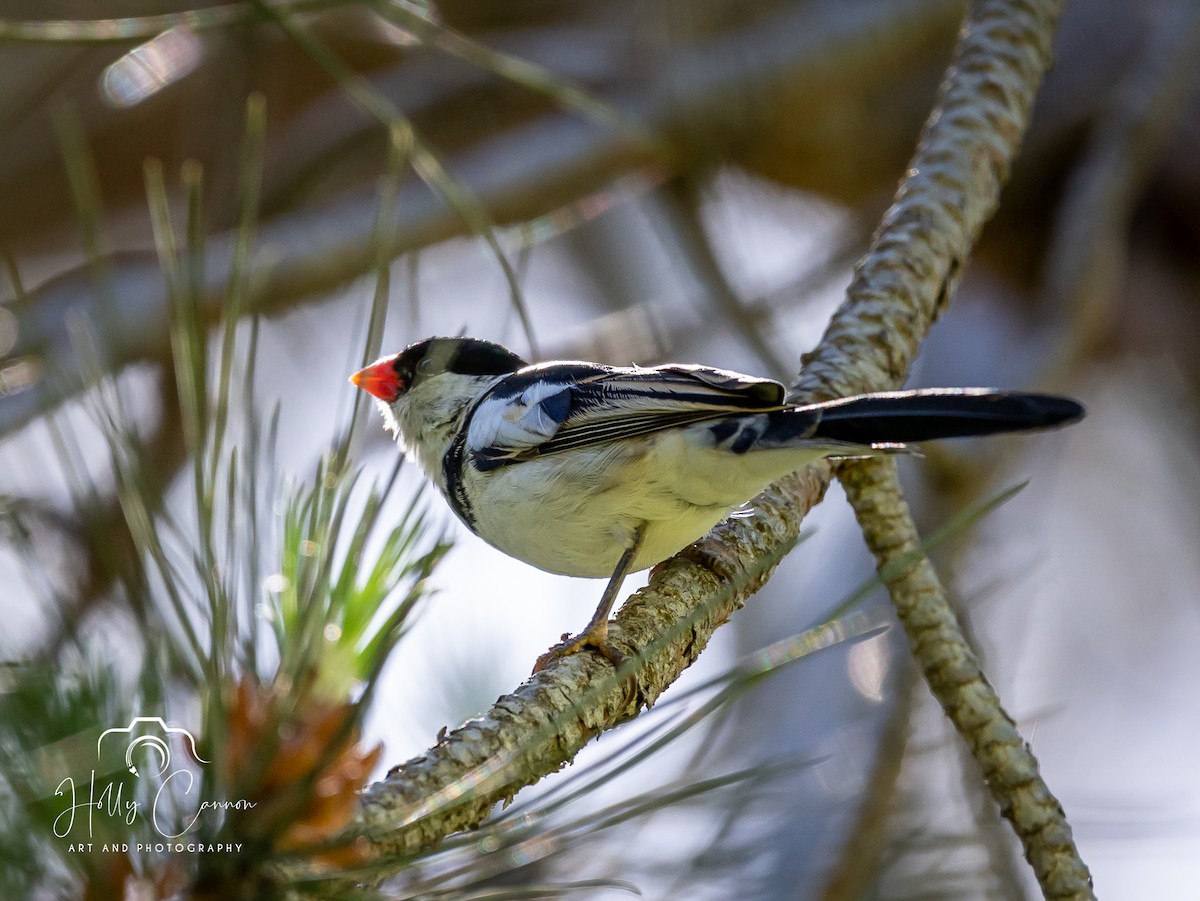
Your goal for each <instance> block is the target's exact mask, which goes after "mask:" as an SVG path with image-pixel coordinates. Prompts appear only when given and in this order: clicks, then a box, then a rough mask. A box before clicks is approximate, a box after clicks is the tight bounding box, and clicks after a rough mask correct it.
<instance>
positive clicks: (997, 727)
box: [838, 459, 1095, 901]
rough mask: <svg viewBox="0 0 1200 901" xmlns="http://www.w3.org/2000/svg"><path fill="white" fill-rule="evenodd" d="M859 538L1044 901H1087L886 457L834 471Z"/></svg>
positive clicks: (1081, 874)
mask: <svg viewBox="0 0 1200 901" xmlns="http://www.w3.org/2000/svg"><path fill="white" fill-rule="evenodd" d="M838 477H839V479H840V480H841V482H842V486H843V487H844V488H845V489H846V497H847V499H848V500H849V501H850V504H851V506H853V507H854V512H855V515H856V516H857V517H858V522H859V525H860V526H861V527H862V530H863V536H864V537H865V538H866V540H867V545H868V546H869V547H870V549H871V553H872V554H874V555H875V560H876V566H877V568H878V570H879V572H880V575H881V576H882V577H883V579H884V581H885V583H886V584H887V587H888V591H889V592H890V593H891V596H892V603H893V604H894V605H895V607H896V612H897V614H898V615H899V617H900V622H901V623H902V624H903V625H904V631H905V634H906V635H907V636H908V641H909V645H910V647H911V648H912V652H913V656H915V657H916V658H917V662H918V663H919V664H920V666H921V669H922V671H923V672H924V674H925V679H926V681H927V682H928V683H929V688H930V690H931V691H932V692H933V694H934V696H935V697H936V698H937V699H938V702H939V703H940V704H941V705H942V708H943V709H944V710H945V711H946V716H948V717H949V718H950V720H951V722H953V723H954V727H955V728H956V729H957V730H958V733H959V735H961V736H962V738H963V740H964V741H965V742H966V743H967V746H968V747H969V748H970V751H971V754H972V756H973V757H974V758H975V760H976V762H977V763H978V764H979V767H980V769H981V770H982V771H983V777H984V781H985V782H986V783H987V786H988V788H989V789H990V790H991V792H992V796H993V797H994V798H995V799H996V801H997V802H998V803H999V804H1000V812H1001V813H1002V814H1003V815H1004V816H1005V817H1006V818H1007V819H1008V820H1009V822H1010V823H1012V827H1013V830H1014V831H1015V832H1016V833H1017V837H1018V838H1019V839H1020V840H1021V845H1022V847H1023V848H1024V849H1025V858H1026V859H1027V860H1028V861H1029V864H1030V866H1031V867H1033V872H1034V875H1036V876H1037V880H1038V884H1039V885H1041V887H1042V893H1043V895H1044V896H1045V897H1046V898H1061V899H1078V901H1082V899H1088V898H1094V897H1095V896H1094V894H1093V893H1092V878H1091V875H1090V874H1089V873H1088V869H1087V866H1085V865H1084V863H1083V860H1082V859H1081V858H1080V857H1079V852H1078V851H1077V850H1076V848H1075V843H1074V840H1073V839H1072V837H1071V827H1070V825H1069V824H1068V823H1067V818H1066V815H1065V814H1064V813H1063V809H1062V805H1060V804H1059V803H1058V800H1057V799H1056V798H1055V797H1054V795H1053V794H1052V793H1051V791H1050V789H1049V787H1047V785H1046V783H1045V782H1044V781H1043V780H1042V778H1041V776H1040V774H1039V773H1038V763H1037V759H1036V758H1035V757H1034V756H1033V751H1032V750H1030V748H1029V746H1028V745H1026V744H1025V740H1024V739H1023V738H1022V737H1021V733H1020V732H1018V731H1017V726H1016V723H1014V722H1013V720H1012V718H1011V717H1010V716H1009V715H1008V714H1007V713H1006V712H1005V711H1004V708H1003V707H1001V705H1000V698H999V696H998V695H997V694H996V692H995V690H994V689H993V688H992V686H991V685H990V684H989V683H988V680H987V677H986V676H985V675H984V673H983V668H982V666H981V665H980V662H979V658H978V657H977V656H976V655H975V652H974V651H973V650H972V649H971V646H970V644H969V643H968V642H967V640H966V638H965V637H964V636H963V633H962V628H961V626H960V625H959V622H958V618H957V617H956V616H955V614H954V610H953V609H952V608H951V606H950V602H949V601H948V600H947V599H946V593H945V591H944V589H943V588H942V585H941V582H940V581H939V579H938V577H937V573H936V572H934V569H933V565H932V564H931V563H930V562H929V558H928V557H926V556H925V555H924V554H923V553H922V552H921V551H920V546H921V538H920V536H919V535H918V534H917V529H916V526H915V525H913V521H912V517H911V515H910V514H909V510H908V505H907V504H906V503H905V502H904V497H903V495H902V493H901V491H900V482H899V479H898V478H897V473H896V465H895V463H894V462H893V461H892V460H890V459H876V460H869V461H862V462H859V463H856V464H854V465H847V466H845V467H842V468H841V469H840V470H839V472H838Z"/></svg>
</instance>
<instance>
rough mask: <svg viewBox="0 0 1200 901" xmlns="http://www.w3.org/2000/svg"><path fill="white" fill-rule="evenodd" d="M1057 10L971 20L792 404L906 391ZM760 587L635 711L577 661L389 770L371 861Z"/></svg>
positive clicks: (1045, 6)
mask: <svg viewBox="0 0 1200 901" xmlns="http://www.w3.org/2000/svg"><path fill="white" fill-rule="evenodd" d="M1060 5H1061V4H1060V3H1058V2H1053V0H1041V2H1038V0H1027V2H1022V3H1017V2H1013V3H1009V2H1002V0H988V2H980V3H976V4H974V5H973V7H972V10H971V13H970V16H969V18H968V22H967V26H966V28H965V29H964V31H963V33H962V36H961V39H960V43H959V47H958V49H957V52H956V55H955V60H954V64H953V66H952V68H951V69H950V70H949V72H948V74H947V77H946V80H945V82H944V84H943V86H942V89H941V92H940V95H939V101H938V106H937V108H936V109H935V110H934V113H933V115H932V116H931V117H930V120H929V123H928V124H927V126H926V129H925V132H924V134H923V136H922V139H921V143H920V145H919V147H918V150H917V153H916V156H915V158H914V160H913V162H912V164H911V167H910V174H909V176H908V177H907V178H906V179H905V181H904V183H903V185H902V186H901V190H900V193H899V195H898V196H897V200H896V203H895V205H894V206H893V207H892V208H891V210H889V212H888V214H887V216H886V217H885V219H884V221H883V222H882V223H881V225H880V227H879V229H878V231H877V232H876V235H875V237H874V239H873V243H872V247H871V251H870V252H869V254H868V256H867V257H866V258H865V259H864V261H863V262H862V263H861V264H860V266H859V268H858V271H857V274H856V276H855V280H854V283H853V285H852V286H851V289H850V292H849V294H848V297H847V301H846V303H845V304H844V305H843V307H842V309H841V310H840V311H839V312H838V314H837V315H836V316H835V317H834V319H833V321H832V322H831V324H830V326H829V329H828V330H827V332H826V335H825V337H824V339H823V340H822V341H821V343H820V345H819V347H818V348H817V349H816V350H815V351H814V352H813V353H812V354H810V355H808V357H807V359H806V361H805V362H806V368H805V370H804V372H803V373H802V374H801V377H800V378H799V379H798V380H797V383H796V385H795V386H794V394H795V396H797V397H798V398H812V397H821V396H834V395H840V394H848V393H853V392H856V391H863V390H872V389H880V388H888V387H894V386H895V385H897V384H899V383H900V382H902V381H903V379H904V377H905V375H906V373H907V371H908V368H909V365H910V364H911V362H912V359H913V357H914V356H915V354H916V351H917V347H918V345H919V343H920V341H921V340H922V339H923V338H924V336H925V334H926V333H927V331H928V329H929V327H930V326H931V325H932V323H933V321H934V320H935V319H936V317H937V315H938V313H939V312H940V310H941V308H942V307H943V305H944V304H945V303H946V302H947V301H948V299H949V298H950V296H951V295H952V293H953V289H954V286H955V284H956V282H957V279H958V275H959V272H960V269H961V266H962V263H963V261H964V260H965V259H966V257H967V254H968V252H969V250H970V247H971V244H972V243H973V241H974V240H975V237H976V236H977V235H978V233H979V230H980V228H981V227H982V225H983V223H984V222H985V221H986V220H987V218H988V217H989V216H990V215H991V213H992V212H993V211H994V209H995V207H996V203H997V198H998V195H999V190H1000V186H1001V184H1002V183H1003V181H1004V178H1005V177H1006V175H1007V173H1008V169H1009V166H1010V164H1011V161H1012V158H1013V157H1014V156H1015V154H1016V151H1017V147H1018V145H1019V142H1020V138H1021V136H1022V135H1023V133H1024V130H1025V127H1026V125H1027V123H1028V118H1029V111H1030V107H1031V106H1032V103H1033V98H1034V95H1035V93H1036V90H1037V87H1038V85H1039V84H1040V81H1041V78H1042V76H1043V74H1044V72H1045V69H1046V67H1047V65H1048V64H1049V57H1050V50H1049V45H1050V37H1051V35H1052V33H1053V27H1054V23H1055V20H1056V17H1057V15H1058V12H1059V8H1060ZM829 476H830V470H829V467H828V466H827V465H818V466H815V467H810V468H809V469H808V470H806V471H804V472H802V473H798V474H795V475H793V476H789V477H788V478H786V479H783V480H781V481H780V482H779V483H777V484H776V485H775V486H772V489H771V490H770V491H768V492H767V493H765V494H764V495H763V496H762V497H760V498H758V499H757V500H756V501H755V505H754V515H753V516H752V517H749V518H746V519H738V520H733V521H730V522H726V523H724V524H722V525H721V526H720V527H719V528H718V529H716V530H715V531H714V532H713V533H712V534H711V535H709V536H708V537H707V538H705V539H703V540H702V541H701V542H698V543H697V544H696V545H694V546H693V547H692V548H690V549H689V550H688V551H685V552H684V554H683V555H682V556H683V557H685V558H687V560H684V559H679V558H677V559H675V560H673V561H670V562H669V563H667V564H664V565H663V566H661V567H660V568H659V571H658V572H657V573H656V574H655V575H654V577H653V578H652V579H651V582H650V585H649V586H648V587H647V588H646V589H644V590H643V591H641V592H639V593H638V594H637V595H636V596H635V597H634V599H633V600H631V601H630V602H629V603H627V604H626V605H625V607H624V608H623V609H622V610H621V612H620V614H619V615H618V617H617V620H616V623H615V624H614V626H613V636H614V638H615V639H616V640H618V641H620V640H622V639H624V640H626V641H629V642H630V644H631V645H633V646H635V647H636V646H639V642H640V641H642V640H644V639H651V638H653V637H654V636H656V635H661V634H663V632H664V630H669V629H670V627H671V624H672V623H673V622H677V621H678V617H680V616H684V617H688V616H691V615H692V613H690V611H695V610H696V609H704V605H705V604H707V603H710V602H711V599H712V598H713V597H715V596H718V595H719V593H720V592H721V591H722V586H723V585H726V584H727V583H729V582H730V581H734V582H736V581H737V580H738V578H739V576H743V577H744V574H746V573H750V572H753V571H754V570H755V567H756V565H757V564H756V561H761V560H764V559H765V560H774V559H777V556H778V554H779V553H780V549H781V548H783V547H786V546H787V545H788V544H789V543H790V542H791V541H794V539H795V536H796V534H797V532H798V529H799V525H800V520H801V518H802V517H803V515H804V513H806V512H807V510H808V509H809V508H810V507H811V506H812V505H813V504H815V503H816V502H817V501H818V500H819V499H820V497H821V496H822V494H823V492H824V489H825V487H826V485H827V484H828V480H829ZM697 562H702V563H704V564H705V565H704V566H703V567H700V566H697V565H696V563H697ZM766 575H767V573H766V572H765V571H764V572H762V573H761V574H760V575H758V576H756V577H755V578H753V579H744V578H743V585H742V587H741V588H739V589H738V590H737V591H736V592H733V593H732V594H730V595H729V597H728V600H727V601H726V602H725V603H722V604H720V605H716V606H713V607H712V608H711V610H708V611H707V612H706V613H705V615H704V616H703V617H702V618H701V619H699V620H697V621H695V622H694V623H692V624H690V626H689V628H688V630H687V633H686V635H684V636H682V637H681V638H680V639H679V640H678V641H676V642H672V643H669V644H667V645H664V646H663V647H662V648H661V649H660V650H659V651H658V652H656V653H653V654H651V655H649V656H647V657H646V658H645V659H643V660H641V661H639V662H638V664H637V669H636V672H635V674H634V675H635V677H636V680H637V685H638V693H637V696H636V697H635V698H633V699H632V700H630V699H629V698H628V697H627V696H626V693H625V691H624V689H623V688H621V687H620V686H617V685H614V686H613V687H612V688H611V689H609V690H608V691H607V692H606V693H603V694H602V695H600V696H597V697H592V696H590V695H589V687H590V686H592V685H594V684H596V681H597V680H600V679H603V677H604V675H605V674H606V673H607V672H609V671H608V670H607V669H606V668H605V665H604V664H602V663H600V662H599V661H598V660H596V659H594V658H592V657H591V655H579V656H577V657H575V658H569V659H567V660H563V661H561V662H560V663H559V664H558V665H556V666H552V667H550V668H549V669H547V670H546V671H544V672H543V673H542V674H540V675H539V676H538V677H537V678H535V679H534V680H532V681H531V682H529V683H527V684H526V685H524V686H522V687H521V688H520V689H518V691H517V692H516V693H514V694H513V695H509V696H507V697H505V698H502V699H501V700H500V701H499V702H497V704H496V706H495V707H493V708H492V710H491V711H489V712H488V713H487V714H485V715H484V716H483V717H482V718H480V719H479V720H476V721H472V722H470V723H468V724H466V725H465V726H463V727H461V728H460V729H458V730H456V731H455V732H454V733H451V734H450V735H448V736H447V737H446V738H444V739H443V740H442V741H441V742H439V743H438V744H437V745H436V746H435V747H433V748H431V749H430V750H429V751H428V752H427V753H426V754H425V755H423V756H422V757H419V758H416V759H415V760H413V761H410V762H409V763H407V764H405V765H403V766H401V767H397V768H396V769H395V770H393V771H392V772H391V773H390V774H389V776H388V778H387V780H386V781H385V782H383V783H380V784H379V785H377V786H374V787H373V788H372V789H371V790H370V791H368V792H367V794H366V796H365V798H364V810H363V823H364V824H365V825H366V827H367V828H368V830H369V831H370V832H371V834H372V837H373V839H374V841H375V843H376V845H377V847H379V848H380V849H381V850H392V851H397V850H400V851H413V850H416V849H418V848H421V847H426V846H428V845H429V844H432V843H435V842H437V841H438V840H439V839H440V838H441V837H442V836H444V835H446V834H448V833H449V832H451V831H455V830H459V829H462V828H465V827H468V826H470V825H472V824H474V823H477V822H479V821H480V820H481V819H482V818H483V817H484V816H485V815H486V813H487V811H488V810H489V809H490V807H491V805H492V804H494V803H495V802H496V801H497V800H499V799H503V798H508V797H511V796H512V794H513V793H515V792H516V791H517V790H518V789H519V788H520V787H521V786H523V785H527V784H529V783H531V782H533V781H536V780H537V779H538V778H540V777H541V776H542V775H544V774H546V773H549V772H552V771H554V770H556V769H558V768H559V767H561V766H562V765H563V764H565V763H566V762H568V761H569V760H570V759H571V758H572V757H573V756H574V754H575V753H576V752H577V751H578V750H579V748H580V747H582V746H583V744H584V743H586V742H587V741H588V740H589V739H590V738H591V737H592V736H594V735H596V734H597V733H598V732H600V731H602V730H603V729H605V728H607V727H608V726H610V725H613V724H615V723H617V722H620V721H621V720H623V719H625V718H626V717H628V716H631V715H633V714H634V713H636V711H637V709H638V705H639V704H640V703H642V702H646V703H649V702H651V701H653V700H654V699H655V698H656V697H657V696H658V694H659V693H660V692H661V691H662V690H664V689H665V688H666V686H667V685H669V684H670V681H671V680H673V679H674V678H675V676H677V675H678V674H679V673H680V672H682V670H683V669H684V668H685V667H686V666H687V665H688V663H690V661H691V660H692V659H694V657H695V654H696V653H697V652H698V650H699V649H700V648H702V647H703V646H704V645H705V644H706V643H707V641H708V639H709V637H710V635H711V633H712V630H713V629H715V628H716V626H718V625H719V624H720V623H721V622H723V621H724V619H725V618H726V617H727V616H728V615H729V614H730V613H732V612H733V610H734V609H736V607H737V606H738V605H739V604H740V603H741V602H742V601H743V600H744V598H745V597H746V596H748V594H750V593H751V591H752V586H754V585H755V584H757V583H759V582H761V581H762V580H763V579H765V577H766ZM548 724H552V728H547V725H548ZM1013 809H1014V810H1015V809H1017V808H1016V805H1013ZM1068 841H1069V839H1068Z"/></svg>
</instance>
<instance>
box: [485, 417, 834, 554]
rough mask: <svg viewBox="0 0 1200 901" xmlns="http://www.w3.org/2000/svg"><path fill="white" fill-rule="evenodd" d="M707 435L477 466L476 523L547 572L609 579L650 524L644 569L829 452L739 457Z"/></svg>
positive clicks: (489, 537)
mask: <svg viewBox="0 0 1200 901" xmlns="http://www.w3.org/2000/svg"><path fill="white" fill-rule="evenodd" d="M700 428H704V427H700ZM706 438H707V435H704V434H701V433H698V432H697V433H696V434H689V433H688V431H687V430H680V431H672V432H666V433H662V434H661V435H656V436H652V437H649V438H646V439H644V440H642V441H640V442H638V443H636V444H634V445H633V446H629V445H607V446H604V447H599V448H594V449H589V450H587V451H584V452H582V453H566V454H560V455H550V456H547V457H545V458H543V459H535V460H531V461H529V462H525V463H518V464H515V465H511V466H505V467H502V468H500V469H496V470H492V471H491V472H488V473H478V472H476V471H474V470H473V469H472V468H471V466H470V464H468V465H467V466H465V467H464V470H466V472H465V473H464V477H465V478H466V479H468V480H470V481H469V486H470V488H469V493H470V495H471V497H472V500H473V503H472V508H473V512H474V514H475V528H476V530H477V531H478V533H479V534H480V535H481V536H482V537H483V538H484V539H485V540H486V541H488V542H489V543H490V544H492V545H493V546H495V547H497V548H499V549H500V550H502V551H504V552H505V553H506V554H509V555H510V556H513V557H516V558H517V559H519V560H524V561H525V562H526V563H530V564H532V565H533V566H536V567H538V568H539V569H544V570H547V571H549V572H553V573H560V574H562V575H569V576H590V577H593V578H606V577H608V576H610V575H611V574H612V572H613V570H614V569H615V567H616V565H617V561H618V560H619V559H620V557H621V554H622V553H623V552H624V550H625V548H626V547H628V545H629V542H630V539H631V536H632V535H633V534H634V531H635V529H636V528H637V526H638V525H639V524H640V523H645V527H646V531H645V536H644V538H643V543H642V548H641V550H640V551H639V553H638V555H637V557H636V558H635V561H634V566H633V570H634V571H636V570H639V569H645V568H646V567H649V566H653V565H654V564H655V563H658V562H660V561H662V560H665V559H667V558H668V557H670V556H672V555H673V554H675V553H677V552H678V551H680V550H682V549H683V548H685V547H687V545H689V544H691V543H692V542H693V541H695V540H696V539H698V538H700V537H702V536H703V535H705V534H706V533H707V532H708V531H709V530H710V529H712V527H713V526H715V525H716V524H717V523H718V522H720V521H721V520H722V519H723V518H724V517H725V516H726V515H727V514H728V513H729V512H730V511H731V510H733V509H735V508H736V507H738V506H740V505H741V504H743V503H745V502H746V501H748V500H750V498H752V497H754V496H755V495H756V494H758V493H759V492H760V491H761V490H762V489H763V488H765V487H766V486H767V485H768V484H770V483H771V482H772V481H774V480H775V479H777V478H779V477H780V476H782V475H784V474H786V473H788V472H791V471H793V470H795V469H798V468H800V467H801V466H803V465H804V464H806V463H808V462H810V461H811V460H813V459H816V458H817V457H819V456H821V455H822V454H821V452H820V451H813V450H807V449H794V448H792V449H786V450H767V451H751V452H749V453H746V454H740V455H738V454H733V453H730V452H729V451H727V450H716V449H714V448H712V447H707V446H705V445H704V443H703V442H704V440H705V439H706Z"/></svg>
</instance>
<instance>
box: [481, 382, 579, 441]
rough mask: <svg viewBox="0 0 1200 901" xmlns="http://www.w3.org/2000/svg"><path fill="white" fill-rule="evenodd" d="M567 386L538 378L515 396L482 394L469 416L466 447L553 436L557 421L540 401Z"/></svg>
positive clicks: (546, 438)
mask: <svg viewBox="0 0 1200 901" xmlns="http://www.w3.org/2000/svg"><path fill="white" fill-rule="evenodd" d="M567 390H569V389H568V387H567V386H566V385H563V384H562V383H561V382H538V383H535V384H533V385H530V386H529V387H528V388H526V389H525V390H524V391H523V392H521V394H520V396H519V397H510V398H496V397H488V398H485V399H484V401H483V403H481V404H480V405H479V407H478V408H477V409H476V410H475V413H474V415H472V417H471V426H470V428H469V429H468V431H467V447H468V448H469V449H470V450H473V451H476V450H482V449H483V448H487V447H508V448H524V447H537V446H538V445H539V444H542V443H543V442H545V441H548V440H549V439H551V438H553V437H554V434H555V433H556V432H557V431H558V427H559V425H560V424H561V423H559V422H558V421H557V420H555V419H554V417H553V416H551V415H549V413H547V411H546V408H545V407H543V406H542V401H544V400H546V399H547V398H549V397H553V396H554V395H556V394H559V393H561V392H563V391H567Z"/></svg>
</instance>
